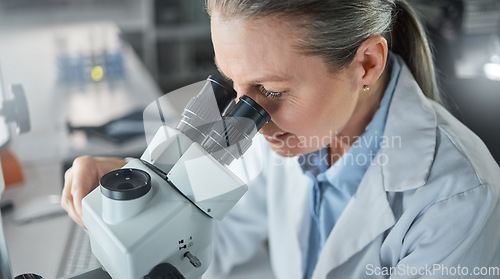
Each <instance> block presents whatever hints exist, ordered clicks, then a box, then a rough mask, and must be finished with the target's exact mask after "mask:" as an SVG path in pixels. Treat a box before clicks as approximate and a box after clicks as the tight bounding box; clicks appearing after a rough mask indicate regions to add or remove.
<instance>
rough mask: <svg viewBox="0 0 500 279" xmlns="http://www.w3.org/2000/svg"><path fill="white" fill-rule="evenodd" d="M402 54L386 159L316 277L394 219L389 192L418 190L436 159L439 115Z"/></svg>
mask: <svg viewBox="0 0 500 279" xmlns="http://www.w3.org/2000/svg"><path fill="white" fill-rule="evenodd" d="M398 59H399V62H400V64H401V65H402V68H401V73H400V77H399V80H398V84H397V85H396V89H395V92H394V95H393V98H392V101H391V105H390V108H389V112H388V117H387V122H386V127H385V132H384V137H385V139H388V140H389V142H386V143H385V145H384V144H382V146H381V148H380V151H379V153H378V154H377V156H376V157H375V159H374V162H379V163H380V162H383V163H380V164H378V165H372V166H370V167H369V168H368V170H367V172H366V173H365V176H364V177H363V180H362V181H361V183H360V185H359V187H358V190H357V192H356V193H355V195H354V196H353V197H352V198H351V200H350V202H349V203H348V205H347V207H346V208H345V209H344V212H343V213H342V215H341V216H340V218H339V220H338V222H337V223H336V224H335V226H334V228H333V230H332V232H331V233H330V235H329V237H328V239H327V241H326V243H325V246H324V247H323V250H322V252H321V254H320V258H319V260H318V263H317V266H316V269H315V271H314V275H313V277H314V278H326V277H327V275H328V273H330V272H331V271H332V270H333V269H335V268H336V267H338V266H340V265H341V264H343V263H345V262H346V261H347V260H348V259H349V258H351V257H352V256H353V255H354V254H356V253H357V252H359V251H361V250H362V249H363V248H364V247H366V246H367V245H369V244H370V242H372V241H373V240H374V239H375V238H377V237H378V236H380V235H381V234H382V233H384V232H385V231H386V230H387V229H389V228H391V227H392V226H393V225H394V224H395V222H396V219H395V217H394V213H393V211H392V208H391V206H390V203H389V201H388V200H387V192H388V191H406V190H410V189H415V188H417V187H421V186H422V185H424V184H425V183H426V181H427V178H428V175H429V172H430V169H431V166H432V163H433V161H434V153H435V146H436V126H437V124H436V115H435V112H434V109H433V107H432V104H431V101H429V100H428V99H427V98H426V97H425V96H424V95H423V93H422V91H421V90H420V88H419V86H418V84H417V83H416V81H415V79H414V78H413V76H412V74H411V72H410V70H409V69H408V67H407V66H406V65H405V63H404V61H403V60H402V59H401V58H399V57H398ZM392 139H397V140H396V141H394V142H393V141H392ZM409 164H411V165H409Z"/></svg>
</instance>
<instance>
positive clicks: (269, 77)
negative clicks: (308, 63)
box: [214, 56, 289, 84]
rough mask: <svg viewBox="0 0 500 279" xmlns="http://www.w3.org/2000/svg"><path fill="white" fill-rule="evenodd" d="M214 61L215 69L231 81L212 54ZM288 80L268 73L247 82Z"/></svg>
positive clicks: (259, 82)
mask: <svg viewBox="0 0 500 279" xmlns="http://www.w3.org/2000/svg"><path fill="white" fill-rule="evenodd" d="M214 62H215V67H216V68H217V71H219V73H220V74H221V75H222V77H223V78H225V79H227V80H228V81H231V82H232V81H233V80H232V79H231V78H229V77H228V76H227V75H226V74H224V72H223V71H222V70H221V68H220V67H219V64H218V63H217V58H216V57H215V56H214ZM288 80H289V78H284V77H281V76H278V75H273V74H270V75H267V76H266V77H264V78H259V79H256V80H253V81H251V82H249V84H262V83H264V82H283V81H288Z"/></svg>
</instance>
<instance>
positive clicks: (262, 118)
mask: <svg viewBox="0 0 500 279" xmlns="http://www.w3.org/2000/svg"><path fill="white" fill-rule="evenodd" d="M228 115H230V116H233V117H245V118H249V119H252V120H253V122H254V123H255V127H256V129H257V131H258V130H260V128H262V126H264V124H266V123H267V122H269V120H271V116H270V115H269V113H267V111H266V110H264V108H262V107H261V106H260V105H259V104H257V102H255V101H254V100H252V98H250V97H248V96H246V95H243V96H241V97H240V101H239V102H238V103H237V104H236V105H235V106H234V107H233V109H232V110H231V111H230V112H228Z"/></svg>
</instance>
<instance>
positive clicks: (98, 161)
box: [61, 156, 126, 228]
mask: <svg viewBox="0 0 500 279" xmlns="http://www.w3.org/2000/svg"><path fill="white" fill-rule="evenodd" d="M125 164H126V162H125V160H123V159H119V158H104V157H91V156H81V157H78V158H76V159H75V160H74V161H73V166H72V167H71V168H70V169H68V170H67V171H66V173H65V174H64V189H63V192H62V199H61V206H62V207H63V208H64V209H65V210H66V211H67V212H68V215H69V216H70V217H71V219H73V220H74V221H75V222H76V223H78V225H80V226H81V227H83V228H85V225H84V224H83V220H82V199H83V198H84V197H85V196H86V195H87V194H88V193H90V192H91V191H92V190H94V189H95V188H96V187H97V186H99V179H101V176H103V175H104V174H106V173H108V172H110V171H112V170H115V169H119V168H121V167H123V166H124V165H125Z"/></svg>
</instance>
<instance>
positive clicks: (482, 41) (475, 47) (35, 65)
mask: <svg viewBox="0 0 500 279" xmlns="http://www.w3.org/2000/svg"><path fill="white" fill-rule="evenodd" d="M410 2H411V3H412V4H413V5H414V7H415V8H416V9H417V11H418V12H419V13H420V14H421V15H422V19H423V21H424V23H425V25H426V28H427V31H428V34H429V38H430V41H431V44H432V46H433V53H434V59H435V64H436V66H437V69H438V73H437V74H438V81H439V86H440V88H441V90H442V92H443V96H444V102H445V105H446V106H447V108H448V109H449V110H450V111H451V112H452V113H453V114H454V115H455V116H456V117H457V118H458V119H459V120H461V121H462V122H463V123H464V124H466V125H467V126H468V127H469V128H470V129H471V130H472V131H474V132H475V133H476V134H477V135H478V136H479V137H480V138H481V139H482V140H483V141H484V142H485V143H486V145H487V147H488V148H489V150H490V152H491V153H492V154H493V156H494V158H495V159H496V161H497V162H499V163H500V109H499V107H500V0H455V1H453V0H434V1H433V0H412V1H410ZM209 24H210V19H209V17H208V15H207V13H206V11H205V8H204V1H203V0H140V1H139V0H85V1H83V0H0V91H3V96H1V94H0V108H3V112H5V111H6V107H7V106H9V107H10V106H13V107H16V108H17V109H18V110H17V112H18V114H19V118H18V119H17V120H16V121H17V122H16V121H14V122H16V123H10V124H9V126H8V127H7V130H8V132H9V133H8V134H9V136H8V139H6V138H4V136H3V135H2V137H0V143H1V141H2V140H6V141H7V143H6V144H5V145H2V144H0V147H2V151H1V162H2V164H1V165H2V169H3V173H4V180H5V184H6V188H5V191H4V193H3V194H2V197H1V201H0V203H1V206H2V219H3V236H2V235H1V234H0V238H5V242H6V245H7V248H8V256H7V257H8V260H9V262H10V266H11V271H12V274H14V275H20V274H23V273H36V274H40V275H42V276H43V277H44V278H65V276H68V275H70V274H74V273H76V272H79V271H82V270H88V269H91V268H92V267H95V266H96V265H98V262H97V260H96V259H95V258H94V257H93V255H92V253H91V251H90V244H89V240H88V238H86V235H85V232H84V230H83V229H81V228H80V227H78V226H76V225H75V224H74V223H73V222H72V221H71V220H70V219H69V217H68V216H67V215H66V212H65V211H63V210H62V209H61V207H60V194H61V190H62V187H63V181H64V172H65V170H67V169H68V168H69V167H70V166H71V163H72V162H73V160H74V159H75V158H76V157H78V156H82V155H93V156H117V157H122V158H123V157H138V156H140V155H141V154H142V152H143V151H144V149H145V148H146V146H147V141H146V139H145V136H144V135H145V130H144V125H143V112H144V110H145V108H146V107H148V105H150V104H151V103H153V102H154V101H155V100H156V99H158V98H160V97H161V96H164V94H167V93H169V92H172V91H175V90H176V89H178V88H180V87H183V86H186V85H189V84H192V83H195V82H198V81H202V80H205V79H206V78H207V77H208V76H209V75H217V69H216V67H215V64H214V52H213V49H212V44H211V38H210V26H209ZM16 86H17V87H16ZM19 91H22V94H21V95H22V96H25V100H24V98H23V97H19V96H18V94H17V93H16V92H19ZM192 93H193V95H189V94H175V92H174V93H172V95H171V96H172V98H170V99H169V102H170V103H169V106H170V107H169V108H170V110H171V114H168V115H165V117H166V118H167V119H166V121H167V122H168V121H172V122H174V121H176V117H178V115H179V114H180V112H182V109H183V108H184V106H185V105H186V104H187V102H188V101H189V99H190V98H191V97H193V96H194V95H195V94H196V93H197V92H192ZM167 95H168V94H167ZM14 97H15V98H14ZM13 99H15V101H14V102H13V101H12V100H13ZM23 100H24V104H23ZM2 101H3V104H2V103H1V102H2ZM23 115H24V117H23ZM26 116H29V119H27V117H26ZM0 120H2V121H3V119H2V116H0ZM27 122H29V123H27ZM14 124H15V125H14ZM26 125H28V130H29V131H27V132H25V133H18V132H19V131H18V130H22V129H23V128H22V127H25V128H26V127H27V126H26ZM13 126H18V127H21V128H17V129H15V128H14V127H13ZM0 132H3V131H0ZM0 242H1V241H0ZM0 255H1V251H0ZM2 257H3V258H4V259H5V257H6V256H5V255H4V256H2ZM2 257H0V259H2ZM232 276H233V277H231V278H273V277H272V272H271V270H270V265H269V258H268V257H267V255H266V252H265V248H264V247H263V248H262V251H261V252H260V253H258V255H257V256H256V257H255V259H253V260H252V261H250V262H249V263H247V264H245V265H243V266H241V267H238V268H236V269H235V270H234V271H233V275H232ZM204 278H205V277H204Z"/></svg>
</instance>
